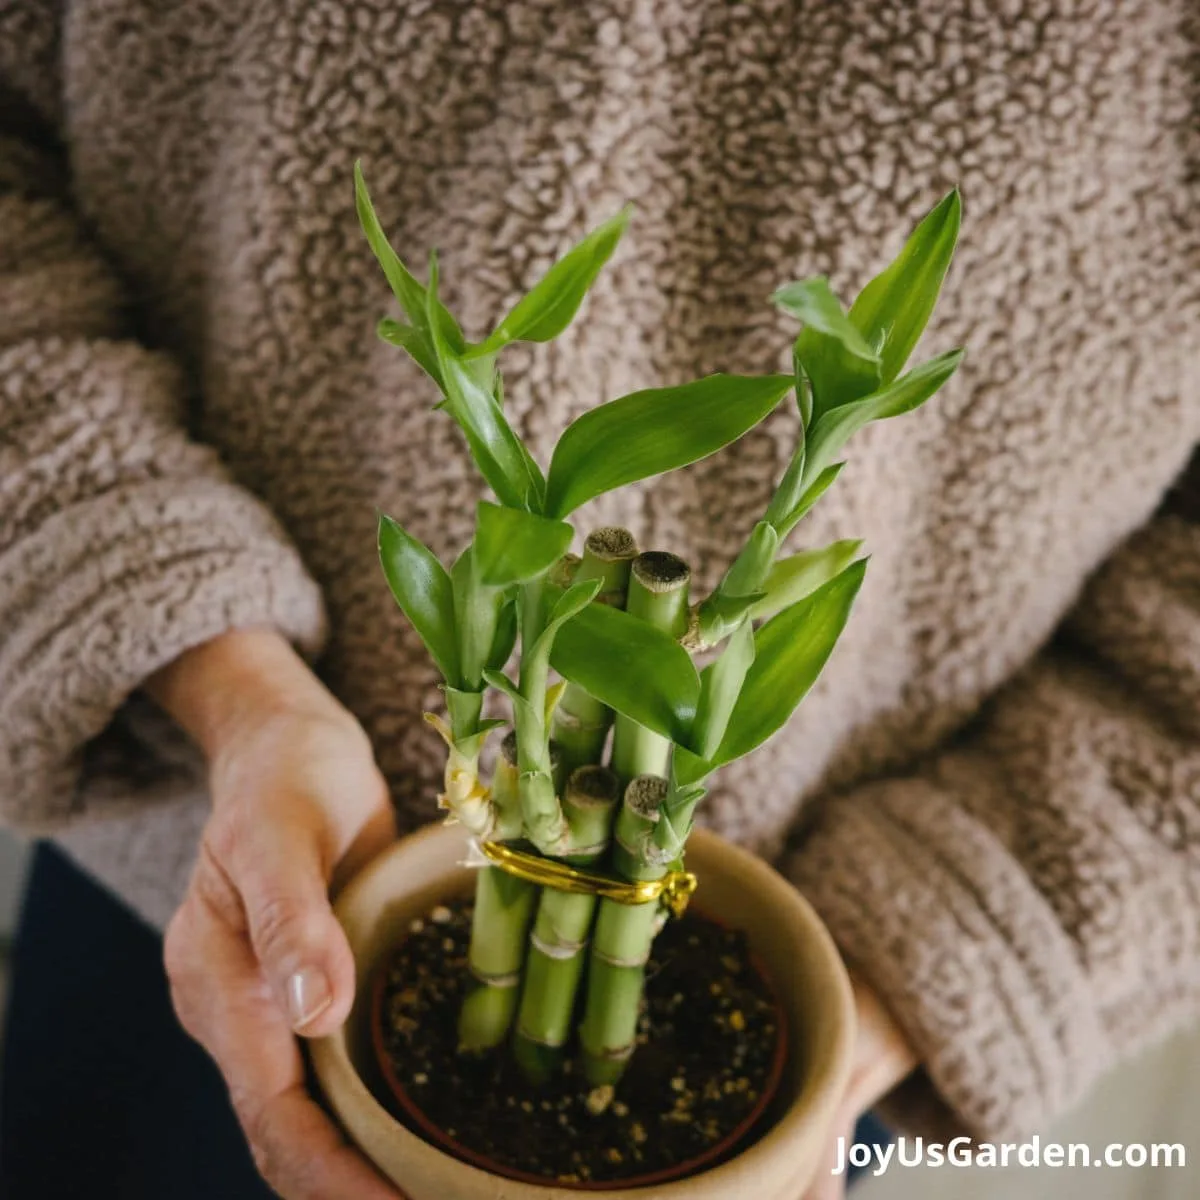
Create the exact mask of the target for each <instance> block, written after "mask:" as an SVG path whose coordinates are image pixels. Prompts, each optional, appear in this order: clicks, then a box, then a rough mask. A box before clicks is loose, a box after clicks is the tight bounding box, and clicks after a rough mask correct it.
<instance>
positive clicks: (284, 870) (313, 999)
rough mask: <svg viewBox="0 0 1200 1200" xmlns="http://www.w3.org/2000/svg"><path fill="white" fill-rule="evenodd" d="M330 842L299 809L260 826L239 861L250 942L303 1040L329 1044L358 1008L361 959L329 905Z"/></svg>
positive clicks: (236, 870) (242, 848)
mask: <svg viewBox="0 0 1200 1200" xmlns="http://www.w3.org/2000/svg"><path fill="white" fill-rule="evenodd" d="M322 842H323V838H322V835H321V832H320V830H319V829H318V828H317V827H316V825H315V824H310V823H309V822H307V821H305V819H304V811H303V809H301V808H299V807H298V806H297V807H296V808H294V809H292V811H291V812H289V813H287V815H285V816H282V817H281V818H280V819H276V820H274V821H272V820H270V819H268V818H267V816H266V814H265V813H264V819H262V820H260V821H259V822H257V823H256V826H255V828H254V830H253V831H252V832H250V834H249V836H248V837H246V836H243V838H242V840H241V844H240V846H239V847H238V852H237V854H236V856H235V868H234V879H233V882H234V885H235V886H236V887H237V889H238V891H239V892H240V893H241V896H242V901H243V904H244V906H245V911H246V923H247V926H248V929H249V934H250V943H251V946H252V947H253V949H254V953H255V956H256V957H257V959H258V962H259V965H260V966H261V968H262V971H263V975H264V977H265V979H266V981H267V983H268V984H269V986H270V988H271V990H272V993H273V994H274V997H275V999H276V1001H277V1003H278V1004H279V1006H280V1008H281V1009H282V1011H283V1012H285V1013H286V1014H287V1019H288V1023H289V1024H290V1025H291V1027H292V1029H293V1030H295V1032H296V1033H299V1034H303V1035H304V1036H306V1037H324V1036H325V1035H326V1034H329V1033H332V1032H333V1031H334V1030H335V1029H337V1028H338V1027H339V1026H340V1025H341V1024H342V1022H344V1021H345V1019H346V1017H347V1016H348V1015H349V1013H350V1006H351V1004H352V1003H353V1002H354V958H353V956H352V954H351V952H350V946H349V943H348V942H347V941H346V935H345V933H344V932H343V930H342V927H341V925H339V924H338V921H337V918H336V917H335V916H334V915H333V910H332V908H331V907H330V903H329V890H328V889H329V867H328V866H327V863H326V856H325V855H324V854H323V853H322Z"/></svg>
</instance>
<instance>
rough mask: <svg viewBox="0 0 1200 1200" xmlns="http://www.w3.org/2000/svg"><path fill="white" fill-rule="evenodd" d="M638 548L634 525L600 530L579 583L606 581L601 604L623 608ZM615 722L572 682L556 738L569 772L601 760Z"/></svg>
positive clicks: (591, 540)
mask: <svg viewBox="0 0 1200 1200" xmlns="http://www.w3.org/2000/svg"><path fill="white" fill-rule="evenodd" d="M637 552H638V551H637V542H636V541H634V537H633V534H631V533H630V532H629V530H628V529H621V528H618V527H614V526H609V527H605V528H602V529H597V530H595V531H594V532H593V533H591V534H589V535H588V538H587V540H586V541H585V542H584V546H583V558H582V559H581V560H580V563H579V566H578V567H577V568H576V570H575V573H574V576H573V581H574V582H576V583H582V582H586V581H587V580H589V579H600V580H602V581H603V582H602V584H601V588H600V593H599V594H598V595H597V597H596V603H599V604H610V605H612V606H613V607H615V608H623V607H624V606H625V594H626V591H627V589H628V586H629V571H630V567H631V565H632V563H633V560H634V559H635V558H636V557H637ZM612 721H613V714H612V710H611V709H610V708H609V707H608V706H607V705H604V704H601V703H600V701H599V700H597V699H595V698H594V697H593V696H590V695H589V694H588V693H587V692H586V691H584V690H583V688H581V687H579V686H578V685H577V684H574V683H569V684H568V685H567V687H566V690H565V691H564V692H563V694H562V698H561V699H560V700H559V702H558V708H557V709H556V710H555V713H554V722H553V725H552V727H551V736H552V737H553V739H554V741H555V744H556V745H557V746H558V747H559V749H560V751H561V752H562V755H563V759H564V767H565V769H566V771H567V773H568V775H569V774H570V773H571V772H572V771H574V770H575V768H576V767H582V766H585V765H587V764H589V763H598V762H599V761H600V759H601V757H602V756H603V754H604V743H605V741H606V740H607V738H608V731H609V728H610V726H611V725H612Z"/></svg>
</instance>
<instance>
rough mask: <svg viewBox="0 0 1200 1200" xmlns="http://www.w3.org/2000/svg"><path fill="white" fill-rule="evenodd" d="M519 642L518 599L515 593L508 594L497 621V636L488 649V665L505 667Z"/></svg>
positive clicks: (502, 603)
mask: <svg viewBox="0 0 1200 1200" xmlns="http://www.w3.org/2000/svg"><path fill="white" fill-rule="evenodd" d="M516 644H517V600H516V595H515V593H513V594H508V595H506V596H505V598H504V600H503V601H502V602H501V605H500V614H499V617H498V618H497V621H496V636H495V637H494V638H493V639H492V648H491V649H490V650H489V651H488V656H487V665H488V666H489V667H503V666H504V664H505V663H506V662H508V660H509V659H510V658H511V657H512V652H513V647H514V646H516Z"/></svg>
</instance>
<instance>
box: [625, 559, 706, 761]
mask: <svg viewBox="0 0 1200 1200" xmlns="http://www.w3.org/2000/svg"><path fill="white" fill-rule="evenodd" d="M690 578H691V572H690V570H689V569H688V565H687V563H685V562H684V561H683V559H681V558H677V557H676V556H675V555H674V554H667V553H665V552H663V551H660V550H651V551H648V552H647V553H645V554H639V555H638V557H637V558H636V559H634V562H633V569H632V571H631V572H630V577H629V593H628V598H627V600H626V604H625V606H626V609H627V611H628V612H629V613H631V614H632V615H633V616H635V617H641V618H642V620H644V621H649V622H650V623H651V624H653V625H656V626H657V627H658V628H659V629H662V630H665V631H666V632H667V633H669V634H671V636H672V637H682V636H683V634H684V633H685V632H686V631H687V627H688V583H689V580H690ZM670 756H671V743H670V742H669V741H668V740H667V739H666V738H665V737H663V736H662V735H661V734H658V733H655V732H653V731H652V730H650V729H646V728H645V727H644V726H642V725H639V724H638V723H637V722H636V721H632V720H630V719H629V718H628V717H626V716H624V715H622V714H621V713H618V714H617V716H616V719H615V721H614V722H613V748H612V768H613V770H614V771H616V773H617V774H618V775H619V776H620V777H621V779H622V780H623V781H626V782H628V781H629V780H631V779H633V778H634V777H635V776H637V775H663V776H665V775H666V773H667V764H668V763H669V761H670Z"/></svg>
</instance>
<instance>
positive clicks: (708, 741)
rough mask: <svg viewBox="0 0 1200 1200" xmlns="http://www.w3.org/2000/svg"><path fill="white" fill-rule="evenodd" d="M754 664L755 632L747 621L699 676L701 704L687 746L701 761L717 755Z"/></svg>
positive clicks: (735, 631)
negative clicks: (748, 673)
mask: <svg viewBox="0 0 1200 1200" xmlns="http://www.w3.org/2000/svg"><path fill="white" fill-rule="evenodd" d="M753 662H754V629H753V627H752V626H751V624H750V622H749V621H743V622H742V623H741V624H740V625H739V626H738V627H737V628H736V629H735V630H734V631H733V634H732V635H731V636H730V638H729V643H728V645H726V647H725V649H724V650H723V651H722V653H721V656H720V658H718V659H717V660H716V661H715V662H713V663H710V664H709V665H708V666H707V667H705V668H704V670H703V671H701V673H700V702H699V704H698V705H697V707H696V720H695V722H694V723H693V725H692V739H691V744H690V749H691V750H693V751H694V752H695V753H696V754H697V755H698V756H699V757H700V758H704V759H709V758H712V756H713V755H714V754H716V752H717V747H718V746H720V744H721V739H722V738H723V737H724V736H725V729H726V727H727V726H728V724H729V718H730V716H731V714H732V713H733V709H734V705H735V704H736V703H737V698H738V694H739V693H740V692H741V690H742V684H743V683H744V682H745V680H746V674H747V672H748V671H749V670H750V667H751V665H752V664H753Z"/></svg>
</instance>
